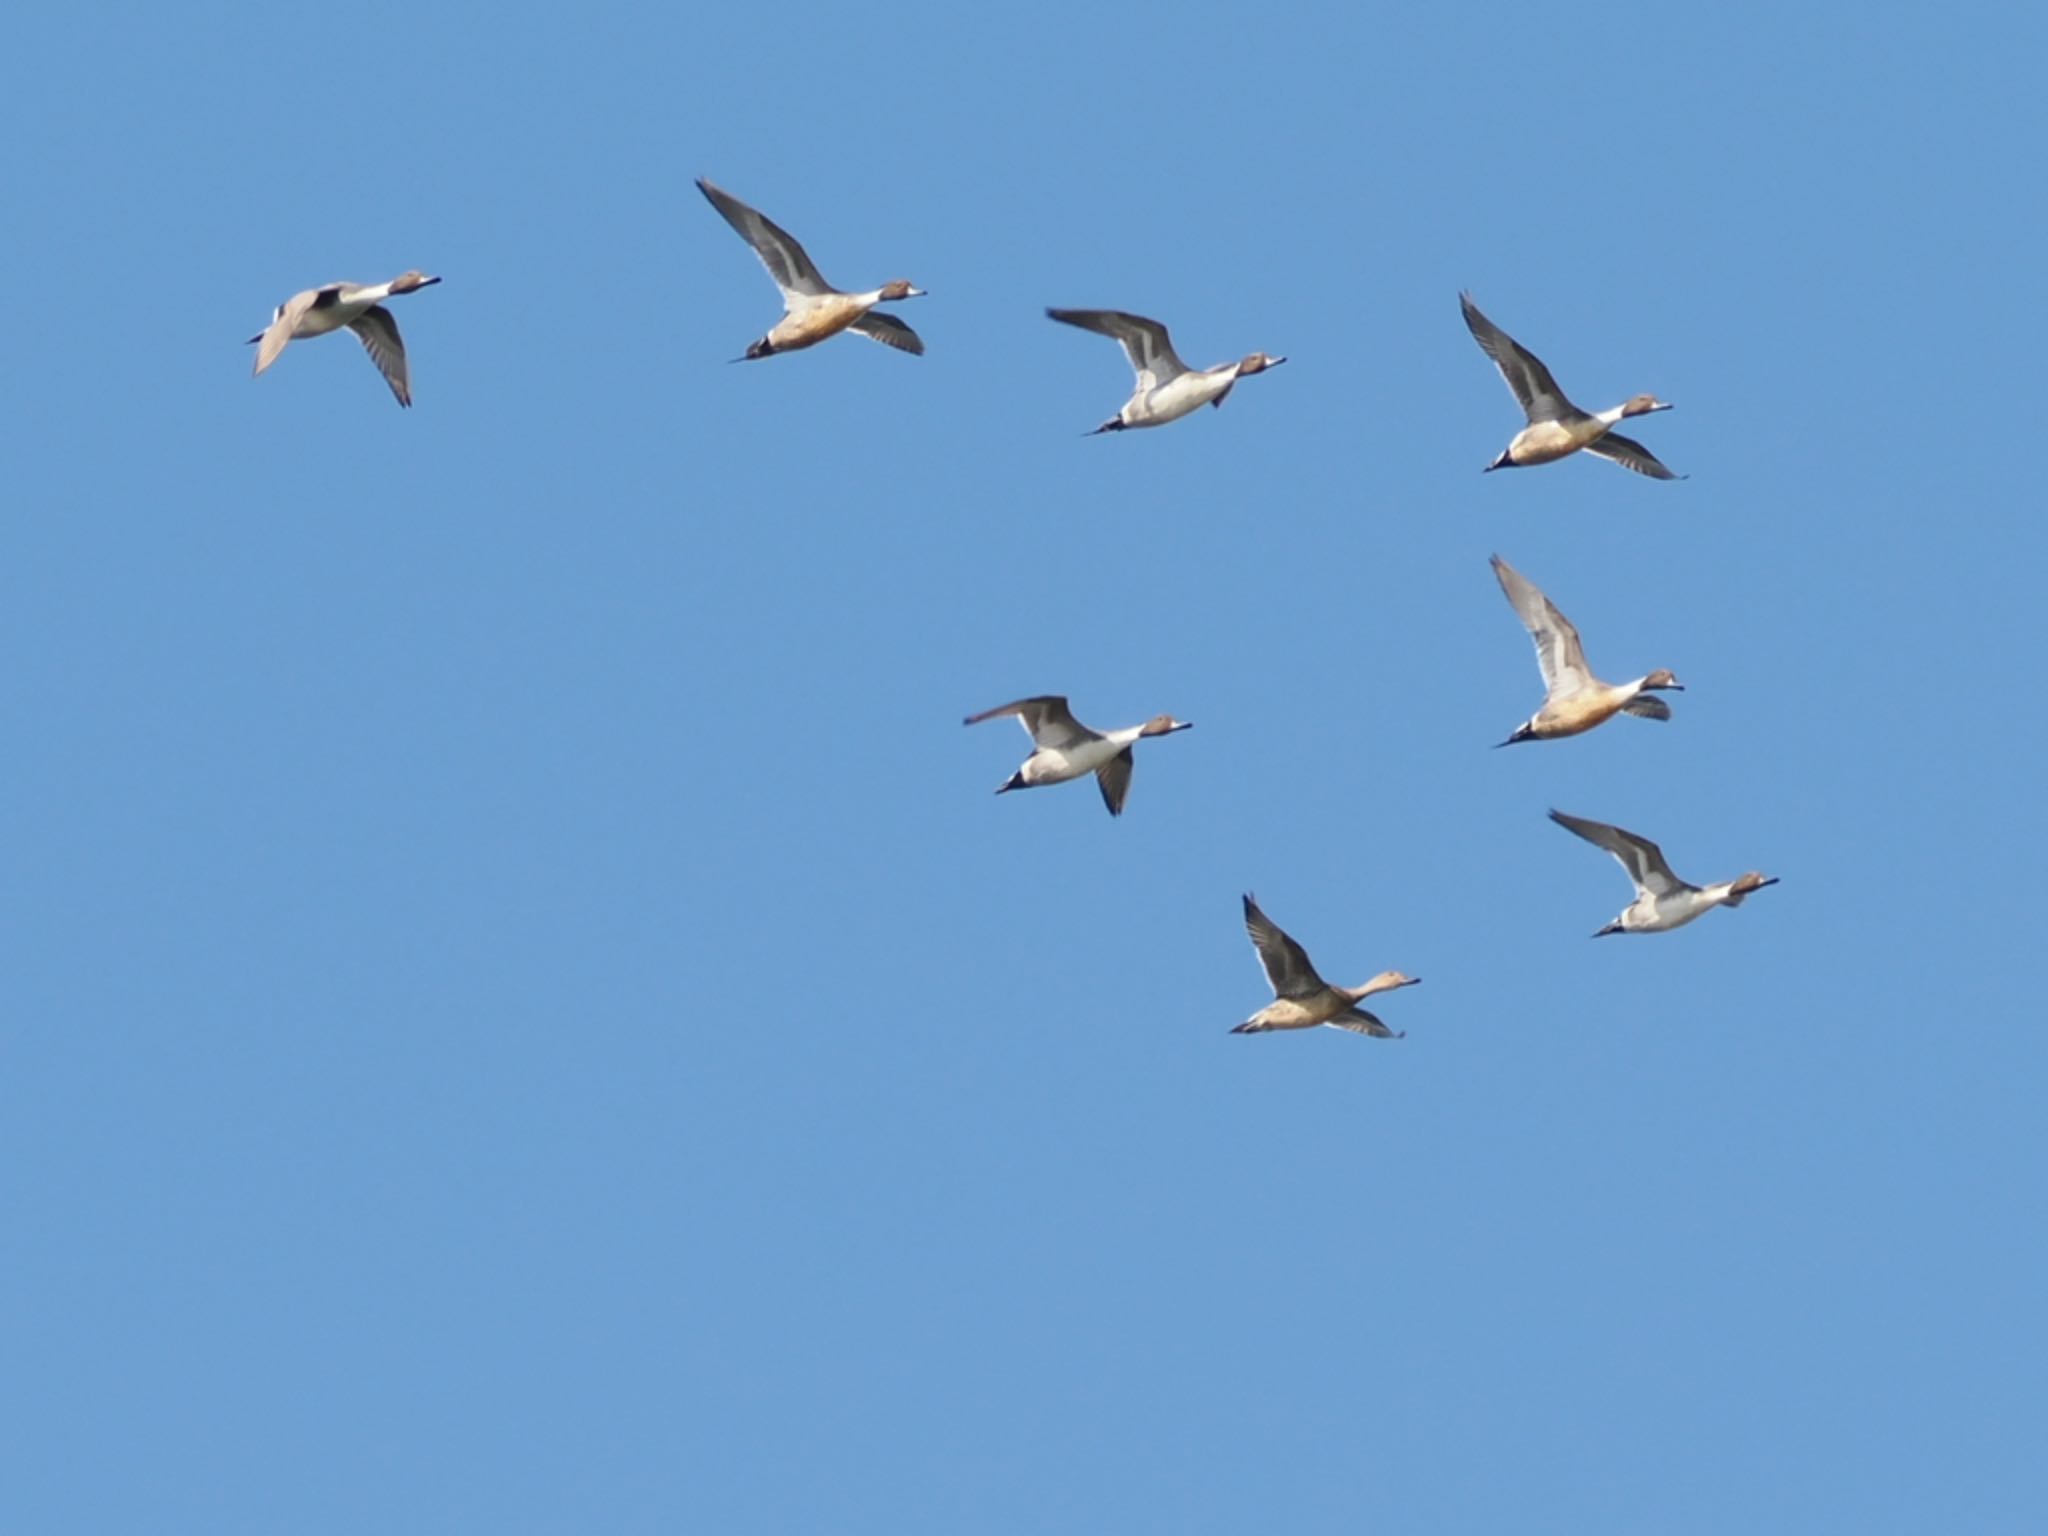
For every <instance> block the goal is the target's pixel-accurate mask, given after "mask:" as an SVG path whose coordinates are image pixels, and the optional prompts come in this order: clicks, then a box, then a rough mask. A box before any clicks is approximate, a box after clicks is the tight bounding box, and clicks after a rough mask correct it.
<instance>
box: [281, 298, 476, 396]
mask: <svg viewBox="0 0 2048 1536" xmlns="http://www.w3.org/2000/svg"><path fill="white" fill-rule="evenodd" d="M439 281H441V279H439V278H438V277H429V276H427V274H426V273H424V272H402V273H400V274H399V275H398V276H397V277H394V278H392V279H391V281H390V282H388V283H328V284H325V285H324V286H322V287H319V288H308V289H307V290H306V291H305V292H304V293H295V294H293V295H292V296H291V297H290V298H288V299H286V300H285V301H284V302H283V303H282V304H280V305H278V306H277V313H276V314H274V315H272V316H271V317H270V324H269V326H268V327H267V328H266V329H264V330H260V331H258V332H257V333H256V334H255V335H254V336H251V337H250V338H249V344H250V345H251V346H257V344H258V343H261V345H260V346H257V352H256V368H255V371H254V372H253V373H251V374H250V377H251V378H254V377H255V376H256V374H258V373H261V372H262V371H263V370H264V369H266V368H268V367H269V366H270V365H271V364H272V363H274V362H276V361H277V355H278V354H279V353H280V352H282V351H284V347H285V343H286V342H288V341H298V340H302V339H303V338H305V337H308V336H325V335H326V334H327V333H328V332H329V331H338V330H340V329H341V328H342V327H343V326H347V327H348V328H349V329H350V330H352V331H354V332H355V333H356V339H357V340H358V341H360V342H361V343H362V344H363V350H364V351H365V352H367V353H369V354H370V361H371V362H373V363H375V364H376V365H377V371H378V372H379V373H381V374H383V375H384V382H385V383H387V384H389V385H390V386H391V393H392V394H394V395H396V396H398V403H399V404H400V405H405V406H409V405H411V404H412V373H411V370H410V369H408V368H407V367H406V363H405V343H404V342H403V341H402V340H400V339H399V335H398V322H397V321H396V320H394V319H392V318H391V311H390V310H388V309H386V308H385V307H384V300H386V299H388V298H391V297H392V296H394V295H396V294H401V293H413V292H416V291H417V290H419V289H421V288H428V287H431V286H433V285H434V284H435V283H438V282H439Z"/></svg>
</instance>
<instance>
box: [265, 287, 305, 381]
mask: <svg viewBox="0 0 2048 1536" xmlns="http://www.w3.org/2000/svg"><path fill="white" fill-rule="evenodd" d="M319 297H320V290H319V289H318V288H308V289H307V290H306V291H305V292H304V293H295V294H293V295H292V296H291V297H290V298H288V299H286V300H285V301H284V302H283V303H282V304H280V305H278V306H277V313H276V314H275V315H273V316H272V317H271V320H270V324H269V326H268V327H266V328H265V330H264V332H263V334H262V335H260V336H258V337H257V338H256V339H257V341H259V342H260V343H262V345H260V346H259V347H257V349H256V367H255V370H254V371H253V372H252V373H251V374H250V375H249V377H250V378H252V379H253V378H254V377H256V375H257V374H259V373H261V372H262V371H263V370H264V369H266V368H268V367H269V366H270V365H271V364H272V363H274V362H276V361H277V359H278V354H279V353H281V352H283V351H284V346H285V343H286V342H288V341H290V340H291V339H292V332H293V331H296V330H297V329H298V328H299V322H300V321H301V320H303V319H304V318H305V317H306V311H307V310H309V309H311V308H312V307H313V303H314V301H315V300H316V299H318V298H319Z"/></svg>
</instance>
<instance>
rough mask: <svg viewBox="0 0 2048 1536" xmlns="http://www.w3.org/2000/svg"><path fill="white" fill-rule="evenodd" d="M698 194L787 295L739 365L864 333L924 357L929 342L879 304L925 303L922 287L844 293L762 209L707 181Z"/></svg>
mask: <svg viewBox="0 0 2048 1536" xmlns="http://www.w3.org/2000/svg"><path fill="white" fill-rule="evenodd" d="M697 190H698V191H700V192H702V193H703V194H704V195H705V196H706V197H707V198H709V199H710V200H711V206H712V207H714V208H716V209H717V210H718V211H719V212H720V213H721V214H723V215H724V217H725V222H726V223H728V224H730V225H731V226H732V227H733V228H734V229H736V230H738V231H739V236H740V238H741V239H742V240H744V241H746V242H747V244H749V245H751V246H752V247H753V248H754V254H755V255H756V256H758V257H760V258H761V265H762V266H764V267H766V268H767V269H768V275H769V276H770V277H772V278H774V279H775V286H776V287H777V288H779V289H781V290H782V308H783V315H782V318H781V319H780V320H778V321H777V322H776V323H775V326H774V329H772V330H770V331H769V332H768V334H767V335H766V336H763V337H762V338H761V339H760V340H759V341H757V342H755V343H754V344H753V345H752V346H750V347H748V348H747V355H746V357H736V358H734V359H733V361H734V362H736V363H740V362H746V361H749V360H750V359H753V358H757V357H773V356H774V355H775V354H776V353H778V352H795V351H797V350H799V349H800V348H803V347H815V346H816V345H817V344H818V343H819V342H821V341H824V340H826V339H827V338H828V337H832V336H837V335H838V334H839V333H840V332H841V331H858V332H860V334H861V335H863V336H865V337H867V338H868V339H869V340H870V341H879V342H881V343H882V345H883V346H885V347H894V348H896V349H897V350H898V351H900V352H908V353H911V354H912V355H913V356H918V357H922V356H923V355H924V343H923V342H922V341H921V340H919V339H918V335H917V332H915V331H913V330H912V329H911V328H910V327H909V326H907V325H905V324H904V323H903V322H902V321H901V320H898V319H897V318H896V317H895V316H893V315H884V314H878V313H876V312H875V306H876V305H877V304H883V303H888V302H890V301H892V300H895V299H916V298H922V297H923V296H924V290H923V289H922V288H913V287H912V286H911V285H910V284H909V283H907V282H905V281H904V280H903V279H902V278H898V279H896V281H894V282H892V283H884V284H882V286H881V287H879V288H876V289H873V290H872V291H870V292H868V293H841V292H840V291H839V290H838V289H837V288H834V287H833V286H832V285H831V284H830V283H828V282H826V281H825V279H824V278H823V277H822V276H820V275H819V272H818V269H817V267H816V266H814V265H813V264H812V262H811V258H810V257H809V256H807V255H805V254H804V248H803V247H802V246H800V245H798V244H797V243H796V240H795V239H794V237H792V236H791V235H790V233H789V232H788V231H787V230H785V229H783V228H782V227H781V226H780V225H779V224H777V223H776V222H775V221H774V220H773V219H771V218H769V217H768V216H767V215H766V214H764V213H762V212H760V211H759V210H758V209H754V208H749V207H748V206H747V205H746V204H745V203H743V202H741V201H740V200H739V199H738V198H736V197H734V196H733V195H732V194H731V193H730V192H727V191H725V190H724V189H723V188H721V187H715V186H713V185H712V184H711V183H710V182H708V181H706V180H705V179H704V178H703V177H701V176H700V177H698V178H697Z"/></svg>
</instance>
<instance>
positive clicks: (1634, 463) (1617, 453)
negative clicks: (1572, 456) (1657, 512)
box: [1586, 432, 1681, 480]
mask: <svg viewBox="0 0 2048 1536" xmlns="http://www.w3.org/2000/svg"><path fill="white" fill-rule="evenodd" d="M1586 452H1588V453H1593V454H1598V455H1599V456H1600V457H1601V458H1603V459H1606V460H1608V461H1610V462H1611V463H1615V464H1619V465H1620V466H1621V467H1622V468H1623V469H1632V470H1634V471H1635V472H1636V473H1637V474H1639V475H1648V476H1649V477H1650V478H1651V479H1652V480H1677V479H1679V478H1681V477H1680V476H1678V475H1674V474H1673V473H1671V471H1670V470H1668V469H1666V468H1665V467H1664V465H1663V463H1662V461H1660V460H1659V459H1658V457H1657V455H1655V454H1654V453H1652V452H1650V450H1649V449H1647V448H1645V447H1644V446H1643V445H1642V444H1641V443H1639V442H1637V441H1636V440H1635V439H1634V438H1632V437H1623V436H1622V435H1621V434H1620V433H1619V432H1605V433H1602V434H1601V435H1600V436H1599V437H1596V438H1594V439H1593V441H1592V442H1590V443H1588V444H1586Z"/></svg>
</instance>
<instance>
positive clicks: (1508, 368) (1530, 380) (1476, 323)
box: [1458, 293, 1582, 422]
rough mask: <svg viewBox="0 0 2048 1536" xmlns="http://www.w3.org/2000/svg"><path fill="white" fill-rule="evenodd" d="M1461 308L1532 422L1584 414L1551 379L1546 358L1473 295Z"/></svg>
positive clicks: (1461, 302) (1465, 295)
mask: <svg viewBox="0 0 2048 1536" xmlns="http://www.w3.org/2000/svg"><path fill="white" fill-rule="evenodd" d="M1458 307H1459V308H1460V309H1462V310H1463V311H1464V314H1465V329H1467V330H1468V331H1470V332H1471V333H1472V339H1473V340H1474V341H1476V342H1478V343H1479V349H1480V350H1481V351H1482V352H1484V353H1485V354H1486V355H1487V356H1488V357H1490V358H1492V359H1493V366H1494V367H1496V368H1498V369H1499V370H1500V376H1501V377H1502V378H1503V379H1505V380H1507V385H1508V388H1509V389H1511V390H1513V391H1514V394H1515V399H1516V400H1518V401H1519V402H1520V403H1521V406H1522V413H1523V414H1524V415H1525V416H1527V417H1528V418H1529V420H1530V421H1532V422H1537V421H1562V420H1564V419H1566V418H1567V417H1571V416H1577V415H1580V414H1582V413H1581V412H1580V410H1579V408H1578V407H1577V406H1575V405H1573V404H1572V403H1571V401H1569V400H1567V399H1566V398H1565V397H1564V391H1563V390H1561V389H1559V388H1558V387H1557V380H1555V379H1553V378H1552V377H1551V376H1550V370H1549V369H1548V368H1546V367H1544V366H1543V361H1542V359H1541V358H1539V357H1537V355H1536V354H1535V353H1534V352H1531V351H1530V350H1529V349H1528V348H1527V347H1525V346H1523V345H1522V344H1521V343H1520V342H1518V341H1516V340H1515V338H1514V337H1512V336H1510V335H1509V334H1508V333H1507V332H1506V331H1504V330H1502V329H1501V328H1500V327H1499V326H1497V325H1495V324H1494V323H1493V322H1492V321H1491V320H1489V319H1487V318H1486V316H1485V315H1483V314H1481V313H1480V311H1479V306H1478V305H1477V304H1474V303H1473V302H1472V295H1471V294H1469V293H1461V294H1459V295H1458Z"/></svg>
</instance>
